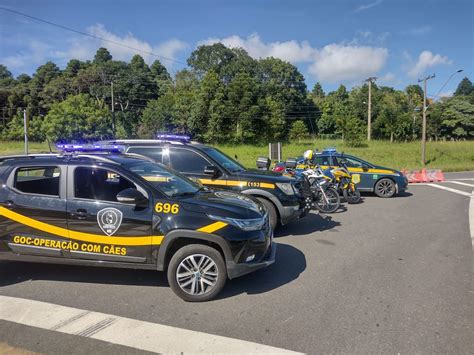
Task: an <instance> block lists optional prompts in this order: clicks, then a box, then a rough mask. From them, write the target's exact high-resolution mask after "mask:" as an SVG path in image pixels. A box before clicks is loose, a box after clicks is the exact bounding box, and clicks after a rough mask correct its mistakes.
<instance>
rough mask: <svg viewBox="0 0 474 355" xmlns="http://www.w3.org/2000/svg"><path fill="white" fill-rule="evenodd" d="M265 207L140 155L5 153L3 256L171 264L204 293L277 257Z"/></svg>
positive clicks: (0, 181) (177, 280) (1, 161)
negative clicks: (197, 181) (190, 177)
mask: <svg viewBox="0 0 474 355" xmlns="http://www.w3.org/2000/svg"><path fill="white" fill-rule="evenodd" d="M275 251H276V245H275V244H274V243H272V230H271V228H270V227H269V223H268V216H267V214H266V211H265V208H264V206H263V205H262V204H260V203H259V202H258V201H256V200H254V199H253V198H249V197H248V196H244V195H242V194H237V193H233V192H230V191H216V192H212V191H210V190H208V189H206V188H203V187H202V186H201V185H199V184H197V183H195V182H193V181H191V180H189V179H188V178H186V177H185V176H182V175H180V174H177V173H175V172H174V171H172V170H170V169H168V168H166V167H164V166H163V165H161V164H156V163H155V162H153V161H151V160H147V159H144V158H143V157H141V158H137V157H134V156H131V155H124V154H99V153H93V154H92V153H87V154H86V153H70V154H60V155H52V154H51V155H30V156H17V157H0V260H1V259H3V260H17V261H31V262H45V263H58V264H77V265H90V266H107V267H122V268H135V269H151V270H158V271H165V270H167V276H168V282H169V284H170V286H171V288H172V289H173V291H174V292H175V293H176V294H177V295H178V296H179V297H181V298H182V299H184V300H186V301H206V300H210V299H212V298H213V297H215V296H216V295H217V294H218V293H219V291H221V290H222V288H223V287H224V284H225V282H226V280H227V278H230V279H232V278H235V277H237V276H240V275H243V274H246V273H249V272H252V271H254V270H257V269H260V268H263V267H266V266H268V265H270V264H272V263H273V262H274V260H275Z"/></svg>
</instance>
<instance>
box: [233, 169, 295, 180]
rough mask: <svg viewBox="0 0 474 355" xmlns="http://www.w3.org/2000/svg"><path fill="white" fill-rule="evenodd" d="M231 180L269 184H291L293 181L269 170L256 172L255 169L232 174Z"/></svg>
mask: <svg viewBox="0 0 474 355" xmlns="http://www.w3.org/2000/svg"><path fill="white" fill-rule="evenodd" d="M232 178H233V179H234V178H236V179H237V180H242V181H246V180H250V181H259V182H270V183H277V182H280V183H285V182H292V181H293V179H292V178H289V177H287V176H282V175H281V173H276V172H274V171H270V170H257V169H248V170H245V171H239V172H238V173H235V174H233V177H232Z"/></svg>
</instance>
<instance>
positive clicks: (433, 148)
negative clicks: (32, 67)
mask: <svg viewBox="0 0 474 355" xmlns="http://www.w3.org/2000/svg"><path fill="white" fill-rule="evenodd" d="M217 147H218V148H219V149H221V150H222V151H224V152H225V153H226V154H228V155H230V156H231V157H234V155H237V156H238V158H239V161H240V162H241V163H243V164H244V165H245V166H247V167H250V168H254V167H255V161H256V159H257V157H258V156H267V155H268V145H260V146H255V145H239V146H231V145H218V146H217ZM325 147H336V148H337V150H338V151H343V152H345V153H347V154H352V155H355V156H357V157H360V158H362V159H364V160H367V161H369V162H371V163H374V164H377V165H382V166H386V167H389V168H394V169H409V170H414V169H421V167H422V165H421V163H420V157H421V143H420V142H409V143H390V142H387V141H371V142H370V143H368V144H367V146H365V147H358V148H350V147H347V146H346V145H344V143H343V142H342V141H341V140H310V139H308V140H306V141H302V142H299V143H297V142H295V143H286V144H283V158H284V159H286V158H289V157H296V156H300V155H302V154H303V152H304V151H305V150H306V149H315V148H318V149H319V150H322V149H323V148H325ZM29 151H30V152H31V153H40V152H43V153H45V152H48V151H49V148H48V144H47V143H46V142H45V143H30V145H29ZM23 152H24V148H23V142H11V141H9V142H5V141H3V142H0V155H9V154H22V153H23ZM426 160H427V165H426V167H427V168H428V169H442V170H443V171H446V172H448V171H467V170H474V141H461V142H428V143H427V144H426Z"/></svg>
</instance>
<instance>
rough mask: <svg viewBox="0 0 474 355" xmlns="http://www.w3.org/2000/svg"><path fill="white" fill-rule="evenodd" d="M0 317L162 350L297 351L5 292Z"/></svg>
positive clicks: (219, 351) (107, 340) (132, 345)
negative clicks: (15, 295)
mask: <svg viewBox="0 0 474 355" xmlns="http://www.w3.org/2000/svg"><path fill="white" fill-rule="evenodd" d="M0 319H3V320H6V321H10V322H14V323H19V324H25V325H28V326H32V327H37V328H41V329H48V330H53V331H56V332H61V333H66V334H72V335H77V336H83V337H89V338H93V339H98V340H102V341H106V342H109V343H113V344H118V345H123V346H128V347H132V348H135V349H140V350H144V351H151V352H159V353H166V354H168V353H174V354H178V353H181V354H182V353H214V354H217V353H233V354H262V353H266V354H299V353H296V352H293V351H289V350H285V349H281V348H275V347H271V346H266V345H261V344H257V343H252V342H249V341H244V340H238V339H232V338H227V337H222V336H218V335H213V334H207V333H202V332H197V331H192V330H186V329H180V328H175V327H170V326H166V325H161V324H157V323H151V322H144V321H140V320H135V319H130V318H124V317H118V316H113V315H110V314H105V313H99V312H89V311H85V310H83V309H77V308H72V307H65V306H61V305H56V304H52V303H46V302H39V301H33V300H27V299H24V298H16V297H8V296H0Z"/></svg>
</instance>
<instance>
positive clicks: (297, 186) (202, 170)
mask: <svg viewBox="0 0 474 355" xmlns="http://www.w3.org/2000/svg"><path fill="white" fill-rule="evenodd" d="M100 143H101V144H111V145H118V146H122V147H124V149H125V151H126V152H128V153H135V154H140V155H144V156H147V157H150V158H153V159H154V160H155V161H156V162H159V163H163V164H165V165H167V166H170V167H171V168H173V169H174V170H176V171H179V172H180V173H182V174H183V175H186V176H187V177H189V178H192V179H195V180H198V181H199V182H200V183H201V184H203V185H205V186H209V187H211V188H215V189H224V190H231V191H236V192H240V193H243V194H245V195H251V196H254V197H256V198H257V199H258V200H259V201H260V202H261V203H262V204H263V205H265V207H266V208H267V211H268V215H269V220H270V225H271V228H272V229H275V228H276V226H277V225H278V224H287V223H289V222H291V221H293V220H295V219H297V218H301V217H303V216H305V215H306V214H307V213H308V212H309V210H310V209H311V202H312V195H311V190H310V188H309V185H307V183H306V181H304V180H296V179H294V178H289V177H286V176H282V175H281V174H277V173H274V172H272V171H263V170H251V169H247V168H245V167H244V166H242V165H241V164H240V163H239V162H238V161H236V160H234V159H232V158H231V157H229V156H227V155H226V154H224V153H222V152H221V151H220V150H219V149H217V148H214V147H211V146H208V145H204V144H201V143H197V142H193V141H191V139H190V137H189V136H185V135H172V134H160V135H157V139H124V140H115V141H107V142H100Z"/></svg>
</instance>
